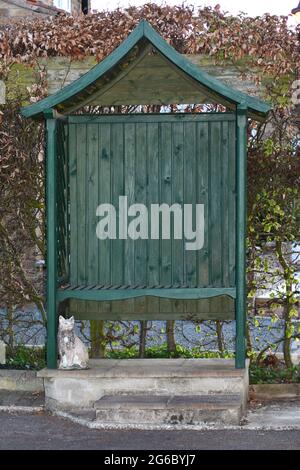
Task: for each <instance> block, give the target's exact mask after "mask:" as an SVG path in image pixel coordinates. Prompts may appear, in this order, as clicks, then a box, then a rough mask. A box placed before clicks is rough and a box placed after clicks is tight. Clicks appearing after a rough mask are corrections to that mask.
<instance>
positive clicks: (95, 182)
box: [85, 126, 99, 285]
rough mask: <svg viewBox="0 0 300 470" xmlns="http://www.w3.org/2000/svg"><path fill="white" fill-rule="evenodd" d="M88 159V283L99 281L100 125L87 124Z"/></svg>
mask: <svg viewBox="0 0 300 470" xmlns="http://www.w3.org/2000/svg"><path fill="white" fill-rule="evenodd" d="M86 132H87V134H86V141H87V161H86V169H87V174H86V179H85V181H86V184H87V187H86V189H87V190H86V212H87V216H88V230H87V232H86V240H87V253H86V256H87V275H86V279H87V283H88V284H89V285H92V284H96V283H97V282H98V275H99V274H98V270H99V265H98V240H97V237H96V236H95V234H96V226H97V217H96V209H97V206H98V203H99V158H98V155H99V129H98V126H87V131H86Z"/></svg>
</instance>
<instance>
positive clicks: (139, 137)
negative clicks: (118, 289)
mask: <svg viewBox="0 0 300 470" xmlns="http://www.w3.org/2000/svg"><path fill="white" fill-rule="evenodd" d="M135 132H136V134H135V168H134V170H135V190H134V199H135V203H136V204H145V205H146V206H147V188H148V181H147V180H148V173H147V161H148V154H147V153H148V147H149V146H150V145H151V144H152V142H151V143H150V142H149V141H148V140H147V124H146V123H140V124H136V128H135ZM152 171H153V169H150V172H152ZM138 214H139V213H138ZM130 243H134V282H135V284H136V285H147V284H148V280H147V273H148V259H149V258H148V245H149V243H148V241H145V240H143V239H141V238H139V239H137V240H135V241H133V240H130Z"/></svg>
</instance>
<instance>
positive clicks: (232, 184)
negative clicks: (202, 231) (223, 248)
mask: <svg viewBox="0 0 300 470" xmlns="http://www.w3.org/2000/svg"><path fill="white" fill-rule="evenodd" d="M235 137H236V129H235V123H234V122H230V123H229V126H228V151H229V165H228V166H229V176H228V179H229V181H228V192H229V201H228V220H229V279H230V287H234V286H235V250H236V233H235V226H236V157H235V155H236V144H235Z"/></svg>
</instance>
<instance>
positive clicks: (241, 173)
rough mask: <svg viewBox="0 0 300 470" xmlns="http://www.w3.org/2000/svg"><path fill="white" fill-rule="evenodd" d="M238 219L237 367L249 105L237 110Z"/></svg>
mask: <svg viewBox="0 0 300 470" xmlns="http://www.w3.org/2000/svg"><path fill="white" fill-rule="evenodd" d="M236 159H237V166H236V168H237V174H236V187H237V216H236V217H237V222H236V286H237V288H236V359H235V363H236V368H238V369H244V368H245V359H246V332H245V322H246V221H247V203H246V184H247V108H246V105H243V106H240V107H239V108H238V110H237V149H236Z"/></svg>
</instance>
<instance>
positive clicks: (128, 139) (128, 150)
mask: <svg viewBox="0 0 300 470" xmlns="http://www.w3.org/2000/svg"><path fill="white" fill-rule="evenodd" d="M124 145H125V146H124V188H125V191H124V195H125V196H127V203H128V207H129V206H130V205H131V204H134V202H135V124H124ZM134 247H135V243H134V241H133V240H130V239H129V238H127V240H125V241H124V263H125V266H124V277H125V279H124V284H125V285H133V284H134ZM124 303H125V305H124V308H125V309H127V310H128V311H132V312H133V311H134V308H135V307H134V299H129V300H126V302H124Z"/></svg>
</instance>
